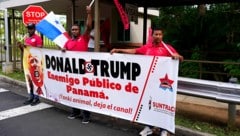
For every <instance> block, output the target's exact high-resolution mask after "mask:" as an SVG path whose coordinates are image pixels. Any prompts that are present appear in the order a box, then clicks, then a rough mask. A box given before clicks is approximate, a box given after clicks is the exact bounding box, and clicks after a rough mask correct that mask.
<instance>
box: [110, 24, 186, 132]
mask: <svg viewBox="0 0 240 136" xmlns="http://www.w3.org/2000/svg"><path fill="white" fill-rule="evenodd" d="M162 40H163V30H162V29H161V28H159V27H155V28H153V31H152V42H149V43H147V44H146V45H144V46H142V47H139V48H135V49H112V50H111V51H110V53H111V54H113V53H128V54H142V55H151V56H169V57H172V58H173V59H179V60H180V61H183V57H182V56H181V55H179V54H178V53H177V51H176V50H175V49H174V48H173V47H172V46H171V45H167V44H165V43H164V42H163V41H162ZM151 128H153V127H152V126H146V127H145V128H144V129H143V130H142V131H141V132H140V133H139V134H140V135H141V136H147V135H151V134H152V133H153V131H152V129H151ZM167 133H168V132H167V131H166V130H161V136H166V135H167Z"/></svg>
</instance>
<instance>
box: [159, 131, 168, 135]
mask: <svg viewBox="0 0 240 136" xmlns="http://www.w3.org/2000/svg"><path fill="white" fill-rule="evenodd" d="M167 135H168V132H167V131H166V130H162V131H161V135H160V136H167Z"/></svg>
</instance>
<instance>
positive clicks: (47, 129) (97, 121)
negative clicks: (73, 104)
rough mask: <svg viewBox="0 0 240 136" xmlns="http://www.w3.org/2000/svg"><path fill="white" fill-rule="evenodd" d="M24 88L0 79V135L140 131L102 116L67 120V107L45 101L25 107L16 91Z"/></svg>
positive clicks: (107, 135)
mask: <svg viewBox="0 0 240 136" xmlns="http://www.w3.org/2000/svg"><path fill="white" fill-rule="evenodd" d="M24 90H25V88H23V87H20V86H16V85H11V84H9V83H6V82H4V81H0V136H31V135H33V136H137V135H138V132H139V130H140V128H135V127H134V125H132V126H125V125H126V124H127V123H126V122H124V123H122V124H121V121H120V120H116V119H113V118H106V117H105V116H103V115H98V116H95V117H93V118H92V121H91V123H89V124H82V123H81V120H80V119H74V120H69V119H67V115H68V114H69V112H68V111H67V110H63V109H60V108H57V107H56V106H52V105H51V104H47V103H44V102H41V104H39V105H37V106H30V105H28V106H25V105H23V102H24V100H25V99H26V97H25V96H21V95H19V94H18V92H22V91H24ZM93 116H94V115H93ZM123 124H124V125H123ZM129 125H131V124H130V123H129Z"/></svg>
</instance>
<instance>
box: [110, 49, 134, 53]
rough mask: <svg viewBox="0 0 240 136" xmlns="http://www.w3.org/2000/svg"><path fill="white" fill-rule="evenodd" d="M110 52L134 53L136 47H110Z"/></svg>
mask: <svg viewBox="0 0 240 136" xmlns="http://www.w3.org/2000/svg"><path fill="white" fill-rule="evenodd" d="M110 53H111V54H113V53H127V54H135V53H136V49H112V50H111V51H110Z"/></svg>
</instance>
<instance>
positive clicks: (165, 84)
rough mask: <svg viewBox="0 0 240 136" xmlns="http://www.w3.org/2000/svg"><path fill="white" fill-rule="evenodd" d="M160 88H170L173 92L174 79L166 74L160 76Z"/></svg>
mask: <svg viewBox="0 0 240 136" xmlns="http://www.w3.org/2000/svg"><path fill="white" fill-rule="evenodd" d="M159 80H160V88H162V89H163V90H167V89H168V90H169V91H170V92H173V88H172V84H173V82H174V81H173V80H171V79H169V78H168V75H167V74H166V75H165V77H163V78H160V79H159Z"/></svg>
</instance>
